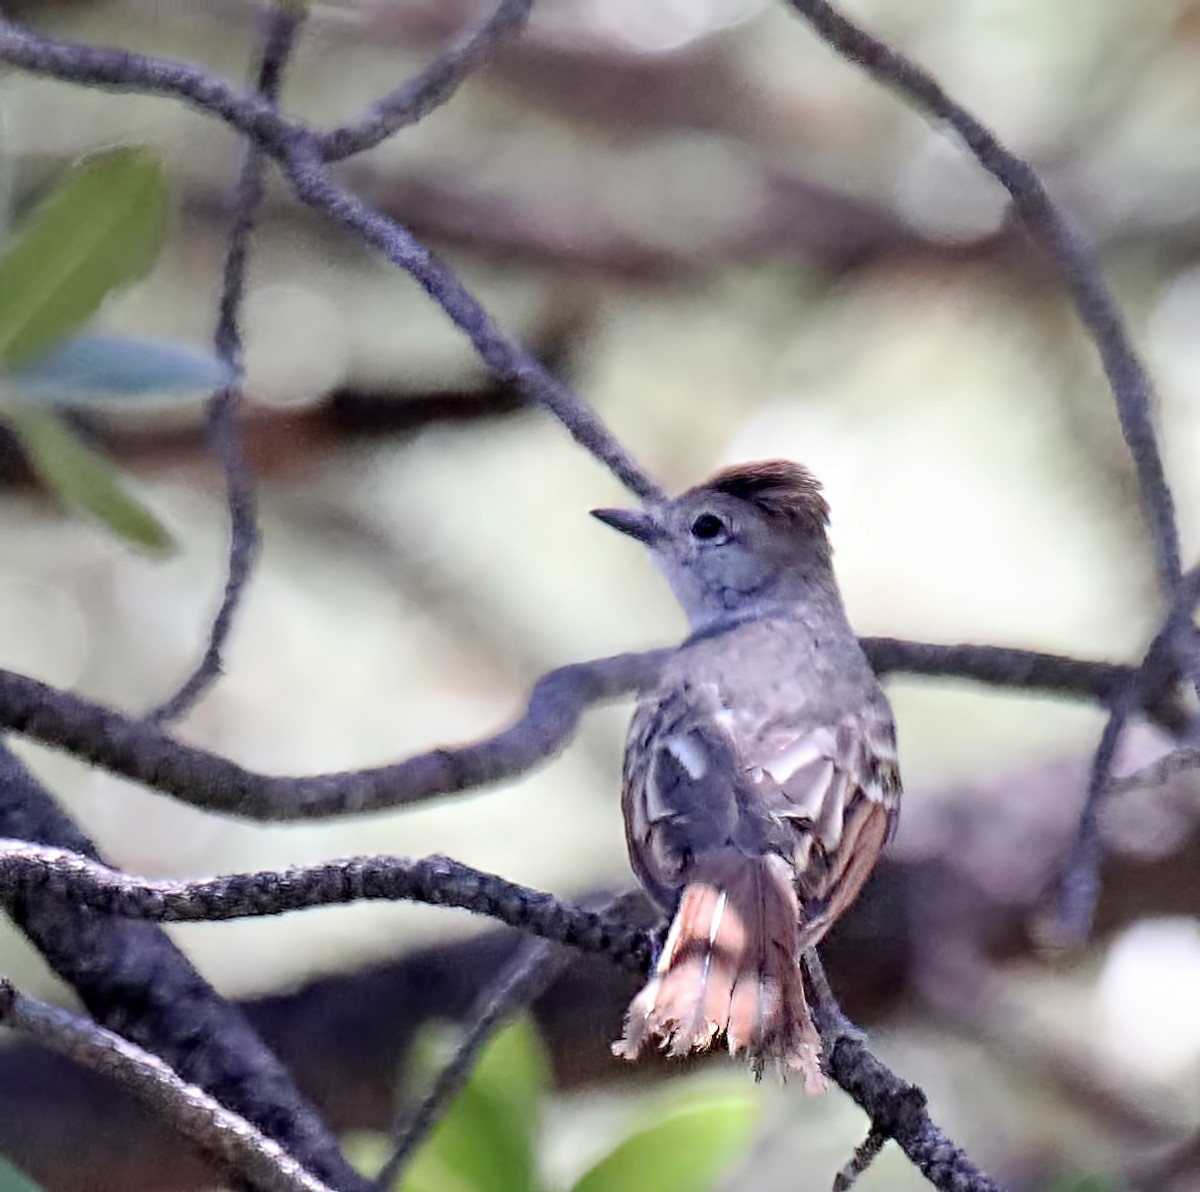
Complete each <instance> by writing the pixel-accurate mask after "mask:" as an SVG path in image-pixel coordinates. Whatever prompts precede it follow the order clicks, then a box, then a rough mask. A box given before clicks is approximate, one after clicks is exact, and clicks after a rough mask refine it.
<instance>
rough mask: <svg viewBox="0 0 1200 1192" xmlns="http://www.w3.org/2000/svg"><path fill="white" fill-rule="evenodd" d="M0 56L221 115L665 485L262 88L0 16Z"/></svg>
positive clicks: (612, 459) (610, 459) (586, 431)
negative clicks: (347, 187) (245, 87)
mask: <svg viewBox="0 0 1200 1192" xmlns="http://www.w3.org/2000/svg"><path fill="white" fill-rule="evenodd" d="M0 62H8V63H9V64H11V65H13V66H19V67H21V68H22V69H25V70H30V71H33V72H35V73H37V74H45V75H49V76H51V77H53V78H57V79H62V80H64V81H66V82H73V83H81V84H84V85H87V86H116V87H121V88H123V89H127V90H135V91H138V92H140V93H143V94H154V95H172V96H175V97H176V98H178V99H182V100H185V101H186V102H188V103H191V104H193V105H194V106H196V107H198V108H200V109H201V110H202V111H205V112H207V113H209V114H211V115H214V116H216V117H218V118H219V119H221V120H224V121H226V122H227V123H228V124H231V125H232V126H233V127H235V128H237V129H238V130H239V131H240V132H242V133H243V134H244V135H245V136H247V137H249V138H250V140H251V141H252V142H253V143H254V144H256V145H258V146H259V147H260V148H261V149H262V150H263V152H265V153H267V154H268V155H270V156H271V157H273V158H275V159H276V160H277V161H279V162H280V164H281V165H283V166H284V167H285V169H286V171H287V175H288V177H289V179H290V180H291V183H292V188H293V190H294V192H295V194H296V196H297V197H298V198H299V199H300V200H301V201H302V202H304V203H306V204H307V205H308V206H310V207H313V208H314V209H315V210H317V211H319V212H320V213H321V214H323V215H325V216H326V217H327V218H329V219H331V220H332V221H333V222H335V223H339V224H341V225H342V226H343V227H347V228H349V229H351V230H352V231H354V232H355V233H356V234H357V235H359V236H360V237H361V238H362V239H363V240H365V241H366V242H367V243H368V244H370V245H372V246H374V247H376V248H378V249H379V250H380V251H382V252H383V253H384V255H385V256H386V257H387V258H388V260H390V261H391V262H392V263H393V264H394V265H397V266H398V267H399V268H401V269H403V270H405V271H406V272H407V273H409V274H410V275H411V276H412V277H413V278H414V279H415V280H416V281H417V282H418V284H419V285H420V286H421V287H422V289H424V290H425V292H426V293H427V294H429V296H430V297H431V298H432V299H433V300H434V301H435V302H436V303H437V304H438V305H439V306H440V307H441V308H442V310H443V311H444V312H445V313H446V314H447V315H448V316H449V318H450V319H451V321H452V322H453V323H454V324H455V325H456V326H457V327H458V328H459V329H460V330H461V331H463V332H464V333H465V334H466V336H467V337H468V339H469V340H470V341H471V343H472V345H473V346H474V348H475V351H476V352H477V353H478V354H479V356H480V357H481V358H482V360H483V361H484V363H485V364H487V365H488V367H489V368H491V369H492V371H493V372H494V373H495V374H496V376H497V377H498V378H499V379H500V380H502V381H506V382H509V383H511V384H513V385H515V386H516V387H517V388H518V389H519V390H520V391H521V392H522V393H523V394H524V395H525V397H526V398H528V400H529V401H531V402H533V403H534V404H535V405H538V406H542V407H543V408H545V409H547V410H549V411H550V412H551V413H552V414H553V415H554V416H555V417H556V418H557V419H558V420H559V421H560V422H561V423H562V424H563V426H565V427H566V429H567V431H568V432H569V433H570V434H571V436H572V437H573V438H574V439H575V441H576V442H578V443H579V444H580V446H582V447H583V448H584V449H585V450H586V451H588V452H589V453H590V454H591V455H593V456H594V457H595V458H596V459H597V460H599V461H600V462H601V463H602V464H604V465H605V466H606V467H607V468H608V469H609V470H610V471H611V472H612V473H613V475H614V476H616V478H617V479H618V480H620V481H621V483H622V484H624V485H625V486H626V488H628V489H629V490H630V492H632V493H634V494H635V495H636V496H638V497H639V498H641V499H642V500H643V501H646V502H648V503H654V502H658V501H661V500H662V499H663V493H662V490H661V489H660V488H659V487H658V485H657V484H656V483H655V482H654V481H653V480H652V479H651V478H650V477H649V476H648V475H647V474H646V472H644V471H643V470H642V468H641V467H640V466H639V465H638V464H637V462H636V461H635V460H634V459H633V457H632V456H631V455H630V454H629V452H628V451H626V450H625V448H624V447H623V446H622V445H621V444H620V443H619V442H618V441H617V440H616V439H615V438H614V437H613V435H612V434H611V432H610V431H609V430H608V428H607V427H606V426H605V425H604V423H603V422H602V421H601V420H600V418H599V417H598V416H597V415H596V413H595V412H594V411H593V410H592V409H590V408H589V407H588V406H587V405H586V404H584V403H583V402H582V401H581V400H580V399H579V398H578V397H577V396H576V395H575V394H574V393H572V392H571V390H570V388H569V387H568V386H567V385H565V384H564V383H563V382H562V381H560V380H559V379H558V378H557V377H555V376H553V375H552V374H551V373H550V372H549V371H548V370H547V369H546V368H545V367H544V366H543V365H542V364H541V363H539V362H538V361H537V360H536V359H535V358H534V357H533V356H531V355H530V354H529V353H528V352H527V351H525V349H524V348H522V347H521V346H520V345H519V344H517V343H516V342H515V341H514V340H513V339H511V338H510V337H508V336H507V335H505V334H504V332H503V331H501V330H500V327H499V326H498V324H497V323H496V322H495V320H494V319H493V318H492V316H491V315H490V314H489V313H488V312H487V310H485V309H484V307H483V306H482V304H481V303H480V302H479V300H478V299H477V298H475V296H474V295H473V294H471V293H470V292H469V291H468V290H467V289H466V287H465V286H464V285H463V284H462V282H461V281H459V279H458V277H457V276H456V275H455V274H454V272H453V271H452V270H450V269H448V268H447V267H446V266H445V265H443V264H442V263H441V262H440V261H438V260H436V259H435V258H434V257H433V256H432V255H431V254H430V253H429V252H428V250H427V249H425V248H424V247H422V246H421V245H420V244H418V243H417V242H416V240H414V239H413V237H412V235H411V234H410V233H409V232H408V231H407V230H406V229H405V228H402V227H401V226H400V225H399V224H397V223H395V222H394V221H392V220H390V219H388V218H387V217H386V216H385V215H383V214H381V213H380V212H378V211H376V210H375V209H374V208H372V207H370V206H368V205H367V204H366V203H364V202H362V200H360V199H359V198H358V197H357V196H355V195H353V194H350V193H348V192H346V191H344V190H342V189H341V188H340V187H339V186H338V184H337V182H336V180H335V178H334V175H333V172H332V170H331V169H330V166H329V165H328V163H326V162H325V161H324V159H323V156H322V150H321V145H320V141H319V139H318V136H317V134H316V133H314V132H312V131H311V130H310V129H308V128H306V127H304V126H303V125H299V124H296V123H293V122H291V121H288V120H285V119H284V118H282V117H281V116H280V115H279V114H278V113H277V112H276V111H275V110H274V108H273V107H272V105H271V104H269V103H268V102H267V101H266V100H264V99H262V98H261V97H260V96H256V95H249V94H246V93H244V92H239V91H238V90H237V89H236V88H235V87H233V86H232V85H231V84H229V83H227V82H226V81H224V80H222V79H219V78H217V77H216V76H212V75H208V74H207V73H205V72H204V71H201V70H198V69H197V68H195V67H192V66H190V65H188V64H186V63H182V62H175V61H172V60H170V59H156V58H150V57H146V56H145V55H141V54H134V53H130V52H129V51H125V50H109V49H97V48H95V47H92V46H83V45H75V44H72V43H70V42H65V41H59V40H56V39H53V38H44V37H38V36H35V35H34V34H31V33H29V32H28V31H26V30H24V29H21V28H20V27H18V26H17V25H15V24H13V23H12V22H11V21H8V20H5V19H4V18H3V17H0Z"/></svg>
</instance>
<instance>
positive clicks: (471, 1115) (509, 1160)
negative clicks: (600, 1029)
mask: <svg viewBox="0 0 1200 1192" xmlns="http://www.w3.org/2000/svg"><path fill="white" fill-rule="evenodd" d="M546 1080H547V1064H546V1058H545V1053H544V1051H543V1049H542V1045H541V1041H540V1040H539V1039H538V1037H537V1033H536V1032H535V1031H534V1029H533V1027H532V1026H530V1025H529V1023H528V1022H525V1021H522V1022H518V1023H515V1024H514V1025H513V1026H510V1027H508V1028H506V1029H505V1030H504V1031H502V1032H501V1033H500V1034H499V1035H497V1036H496V1038H495V1039H493V1040H492V1042H491V1043H490V1044H488V1046H487V1047H486V1048H485V1049H484V1052H483V1055H482V1056H480V1059H479V1063H478V1065H477V1066H476V1069H475V1072H474V1074H473V1075H472V1077H471V1080H470V1083H469V1084H468V1085H467V1087H466V1088H465V1089H464V1090H463V1091H462V1093H461V1095H460V1096H459V1097H458V1099H457V1100H456V1101H455V1102H454V1104H453V1105H452V1106H451V1108H450V1111H449V1113H447V1114H446V1116H445V1117H444V1118H443V1119H442V1120H441V1122H439V1123H438V1126H437V1128H436V1129H435V1130H434V1132H433V1134H432V1135H431V1137H430V1139H429V1141H428V1142H427V1143H426V1145H425V1146H424V1147H422V1148H421V1150H420V1152H419V1153H418V1154H417V1156H416V1158H415V1159H414V1160H413V1163H412V1166H411V1167H410V1168H409V1172H408V1175H407V1177H406V1179H405V1180H404V1183H403V1185H402V1187H403V1189H404V1192H532V1190H533V1189H534V1188H535V1187H536V1183H535V1171H536V1142H537V1134H538V1128H539V1119H540V1116H541V1103H542V1097H543V1095H544V1092H545V1087H546Z"/></svg>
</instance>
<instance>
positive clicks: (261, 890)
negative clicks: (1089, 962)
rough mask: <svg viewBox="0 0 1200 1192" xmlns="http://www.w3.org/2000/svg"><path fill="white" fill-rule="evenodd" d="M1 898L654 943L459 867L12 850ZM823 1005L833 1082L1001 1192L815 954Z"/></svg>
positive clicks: (933, 1177)
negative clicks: (243, 862)
mask: <svg viewBox="0 0 1200 1192" xmlns="http://www.w3.org/2000/svg"><path fill="white" fill-rule="evenodd" d="M0 891H4V892H7V893H9V894H13V893H20V894H23V895H25V894H27V895H31V896H36V895H37V894H38V893H39V892H41V891H49V892H50V893H52V894H53V895H54V896H55V897H60V898H64V899H72V900H76V901H78V902H79V903H80V904H81V905H84V906H87V907H89V908H91V909H93V910H98V911H102V912H103V913H105V914H111V915H118V916H122V917H129V918H138V919H150V920H153V921H158V922H177V923H184V922H212V921H216V920H224V919H235V918H246V917H254V916H260V915H274V914H281V913H283V912H285V911H290V910H302V909H307V908H311V907H317V906H334V905H339V904H344V903H348V902H355V901H360V900H379V899H385V900H393V901H396V900H401V901H410V902H424V903H428V904H430V905H434V906H453V907H459V908H462V909H464V910H469V911H473V912H474V913H475V914H481V915H487V916H489V917H491V918H494V919H497V920H499V921H500V922H502V923H507V924H508V925H509V926H510V927H516V928H518V929H520V930H522V931H527V932H529V933H531V934H533V935H537V936H540V937H541V938H542V939H546V940H552V941H554V942H555V943H560V944H565V945H567V946H568V947H572V948H576V949H578V950H580V951H583V952H591V953H594V954H596V955H600V956H604V957H606V958H607V959H608V960H610V961H612V962H613V963H614V964H617V965H620V966H621V967H623V968H628V969H631V970H632V971H635V972H638V973H644V972H645V971H646V970H647V968H648V967H649V964H650V958H651V957H650V954H651V946H650V937H649V935H648V934H647V933H646V932H645V931H644V930H642V929H641V928H637V927H632V926H629V925H626V924H624V923H621V922H619V921H617V920H616V919H615V918H614V917H613V916H609V915H603V914H597V913H596V912H594V911H590V910H586V909H584V908H583V907H580V906H572V905H570V904H568V903H563V902H559V901H558V900H557V899H555V898H554V897H552V896H551V895H549V894H543V893H540V892H538V891H535V890H530V889H528V888H527V887H524V886H519V885H516V884H515V883H513V882H508V881H505V880H504V879H503V878H500V877H496V876H494V875H492V874H487V873H481V872H479V871H478V870H474V869H471V868H469V867H468V866H465V865H461V864H459V863H458V862H457V861H453V860H451V859H449V858H447V857H428V858H425V859H423V860H416V861H413V860H409V859H407V858H403V857H354V858H349V859H347V860H343V861H333V862H328V863H326V864H322V865H312V866H307V867H302V868H294V869H288V870H283V871H279V872H275V871H266V872H262V873H243V874H231V875H227V876H224V877H216V878H208V879H203V880H199V881H190V882H178V881H147V880H145V879H142V878H134V877H130V876H128V875H126V874H122V873H119V872H116V871H115V870H112V869H109V868H108V867H107V866H104V865H100V864H97V863H96V862H94V861H91V860H89V859H88V858H86V857H82V856H80V855H78V854H76V853H71V852H68V851H66V850H63V849H49V848H39V847H37V846H34V845H29V844H26V843H25V842H23V841H0ZM805 963H806V967H807V969H808V972H809V976H810V982H811V984H812V986H813V989H814V992H815V995H816V1005H815V1007H814V1008H815V1010H816V1017H817V1025H818V1027H819V1028H820V1030H821V1035H822V1039H823V1041H824V1043H825V1050H826V1057H827V1059H826V1063H827V1067H828V1071H829V1074H830V1075H831V1076H832V1077H833V1079H834V1080H835V1081H836V1082H837V1083H838V1084H839V1085H840V1086H841V1087H842V1088H843V1089H844V1090H845V1091H846V1092H847V1093H848V1094H849V1095H850V1096H851V1097H852V1098H853V1099H854V1101H855V1102H856V1103H857V1104H858V1105H860V1106H861V1107H862V1108H863V1109H864V1110H865V1111H866V1113H867V1114H868V1116H869V1117H870V1119H871V1122H872V1124H873V1126H874V1127H875V1129H876V1130H877V1131H879V1132H881V1133H883V1134H886V1135H887V1137H889V1138H894V1139H895V1140H896V1142H897V1143H898V1144H899V1145H900V1147H901V1148H902V1149H903V1150H904V1152H905V1154H906V1155H908V1157H909V1158H910V1159H911V1160H912V1161H913V1163H915V1164H916V1166H917V1167H918V1168H919V1169H920V1170H921V1172H922V1173H923V1174H924V1175H925V1176H926V1178H927V1179H929V1181H930V1182H931V1183H932V1184H933V1185H934V1186H935V1187H937V1188H941V1189H945V1190H946V1192H1000V1190H999V1188H998V1185H996V1184H995V1183H994V1182H993V1181H992V1180H991V1179H989V1178H988V1177H987V1176H985V1175H984V1174H983V1173H982V1172H980V1171H979V1170H978V1168H976V1167H975V1166H974V1165H973V1164H972V1163H971V1161H970V1160H969V1159H968V1158H967V1157H966V1155H965V1154H964V1153H963V1152H962V1151H961V1150H960V1149H959V1148H958V1147H957V1146H955V1145H954V1143H952V1142H951V1141H950V1140H949V1139H948V1138H947V1137H946V1136H945V1135H944V1134H943V1133H942V1132H941V1131H940V1130H939V1129H938V1128H937V1127H936V1126H935V1125H934V1124H933V1122H932V1121H931V1120H930V1118H929V1115H928V1113H927V1112H926V1108H925V1095H924V1093H922V1092H921V1090H920V1089H918V1088H916V1087H915V1086H913V1085H910V1084H907V1083H905V1082H904V1081H902V1080H901V1079H900V1078H899V1077H898V1076H896V1074H895V1073H893V1072H892V1071H891V1070H890V1069H889V1068H887V1066H886V1065H884V1064H883V1063H881V1062H880V1061H879V1060H878V1059H876V1058H875V1056H874V1055H872V1054H871V1052H870V1051H869V1049H868V1048H867V1046H866V1044H865V1043H864V1042H863V1039H862V1036H861V1034H859V1033H858V1032H857V1031H855V1030H854V1028H853V1027H851V1026H850V1024H849V1023H848V1022H847V1020H846V1018H845V1015H843V1014H842V1012H841V1008H840V1007H839V1006H838V1005H837V1003H836V1001H834V999H833V996H832V994H831V993H830V992H829V987H828V982H827V981H826V980H825V977H824V971H823V970H822V969H821V967H820V962H819V960H817V958H816V954H815V952H809V953H808V954H807V955H806V957H805Z"/></svg>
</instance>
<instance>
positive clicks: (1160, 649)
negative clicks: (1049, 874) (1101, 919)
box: [1050, 567, 1200, 944]
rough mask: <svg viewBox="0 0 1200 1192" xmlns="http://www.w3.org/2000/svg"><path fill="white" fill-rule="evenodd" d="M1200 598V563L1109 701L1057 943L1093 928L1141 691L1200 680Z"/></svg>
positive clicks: (1068, 869) (1064, 883)
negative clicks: (1110, 800) (1104, 823)
mask: <svg viewBox="0 0 1200 1192" xmlns="http://www.w3.org/2000/svg"><path fill="white" fill-rule="evenodd" d="M1197 599H1200V567H1197V568H1193V569H1192V570H1190V571H1189V572H1188V573H1187V574H1186V575H1185V576H1183V577H1182V578H1181V579H1180V581H1179V583H1178V585H1177V586H1176V589H1175V595H1174V598H1173V599H1172V601H1171V607H1170V610H1169V611H1168V613H1167V617H1166V619H1165V621H1164V622H1163V626H1162V628H1161V629H1160V630H1159V631H1158V633H1156V634H1155V636H1154V640H1153V641H1152V642H1151V643H1150V648H1149V649H1148V650H1147V651H1146V657H1145V659H1144V660H1143V662H1142V665H1141V666H1140V667H1139V668H1138V669H1137V670H1136V671H1135V672H1134V673H1133V675H1131V676H1130V677H1129V678H1127V679H1125V680H1123V681H1122V682H1121V683H1120V684H1119V686H1118V687H1117V690H1116V692H1115V693H1114V694H1113V696H1112V697H1111V699H1110V701H1109V705H1110V706H1109V715H1108V721H1107V722H1106V724H1105V726H1104V732H1103V733H1102V734H1101V737H1100V742H1099V744H1098V745H1097V746H1096V753H1095V756H1094V757H1093V759H1092V769H1091V773H1090V775H1089V777H1088V787H1087V795H1086V798H1085V799H1084V803H1083V809H1082V811H1081V812H1080V815H1079V825H1078V827H1077V829H1076V832H1075V839H1074V841H1073V843H1072V846H1071V851H1070V853H1069V855H1068V857H1067V861H1066V865H1065V867H1064V870H1063V875H1062V879H1061V882H1060V885H1061V890H1060V897H1059V909H1058V916H1057V922H1056V923H1055V924H1054V926H1053V927H1052V929H1051V933H1052V934H1051V937H1050V939H1051V940H1052V941H1053V942H1056V943H1061V944H1076V943H1080V942H1082V941H1083V940H1084V939H1086V938H1087V934H1088V931H1089V929H1090V928H1091V925H1092V918H1093V915H1094V913H1095V909H1096V900H1097V898H1098V897H1099V893H1100V862H1101V860H1102V849H1101V846H1100V809H1101V807H1102V805H1103V803H1104V800H1105V799H1106V798H1107V797H1108V795H1109V794H1111V793H1112V790H1113V782H1112V768H1113V762H1114V760H1115V758H1116V752H1117V747H1118V745H1119V744H1120V742H1121V734H1122V733H1123V732H1124V731H1125V726H1126V724H1127V723H1128V721H1129V718H1130V716H1131V715H1132V714H1133V712H1134V711H1136V709H1137V707H1138V704H1139V702H1140V696H1141V693H1142V692H1144V691H1145V690H1146V689H1147V688H1148V687H1150V686H1152V685H1161V684H1162V683H1164V682H1170V683H1178V680H1179V678H1180V676H1181V675H1182V674H1189V676H1190V677H1191V679H1192V681H1193V683H1197V684H1200V674H1198V673H1197V671H1196V658H1195V654H1196V626H1195V622H1194V620H1193V618H1194V616H1195V606H1196V601H1197Z"/></svg>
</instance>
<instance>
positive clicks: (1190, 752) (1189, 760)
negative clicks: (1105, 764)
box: [1108, 746, 1200, 795]
mask: <svg viewBox="0 0 1200 1192" xmlns="http://www.w3.org/2000/svg"><path fill="white" fill-rule="evenodd" d="M1196 769H1200V749H1197V748H1195V747H1194V746H1190V747H1188V748H1185V749H1176V750H1173V751H1172V752H1171V753H1168V754H1166V755H1164V756H1163V757H1160V758H1159V759H1158V760H1157V761H1153V762H1151V763H1150V764H1149V765H1148V766H1143V767H1142V768H1141V769H1140V770H1135V771H1134V772H1133V773H1132V774H1124V775H1122V776H1121V777H1120V778H1114V779H1113V780H1112V781H1111V782H1110V783H1109V784H1108V790H1109V793H1110V794H1113V795H1117V794H1122V793H1124V792H1125V791H1131V790H1138V789H1143V788H1144V789H1147V790H1151V789H1153V788H1155V787H1159V786H1165V785H1166V784H1167V783H1168V782H1170V781H1171V779H1172V778H1175V777H1176V776H1178V775H1180V774H1186V773H1187V772H1188V771H1189V770H1196Z"/></svg>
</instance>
